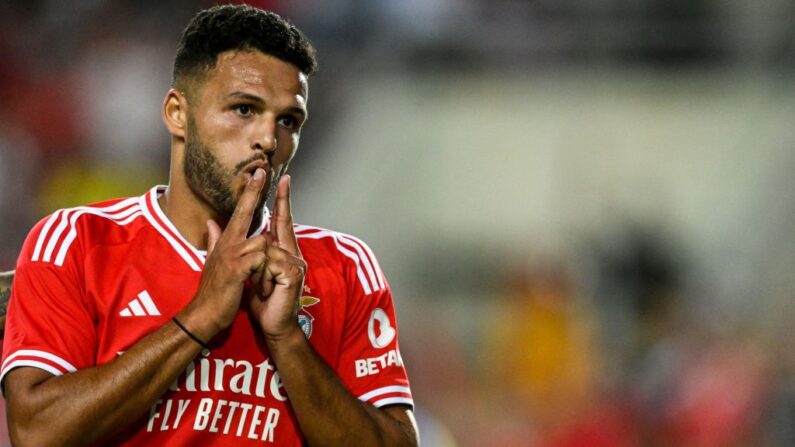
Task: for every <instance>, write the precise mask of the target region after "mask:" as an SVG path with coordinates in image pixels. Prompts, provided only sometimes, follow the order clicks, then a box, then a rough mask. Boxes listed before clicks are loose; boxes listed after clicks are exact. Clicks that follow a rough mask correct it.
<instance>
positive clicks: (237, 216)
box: [224, 168, 265, 239]
mask: <svg viewBox="0 0 795 447" xmlns="http://www.w3.org/2000/svg"><path fill="white" fill-rule="evenodd" d="M264 185H265V170H264V169H262V168H257V170H256V171H254V175H252V176H251V178H250V179H249V180H248V183H246V187H245V188H243V193H242V194H240V199H239V200H238V201H237V206H235V212H234V213H232V217H231V218H230V219H229V223H228V224H227V226H226V230H225V231H224V234H229V235H230V236H231V237H234V238H237V239H245V237H246V235H248V230H249V227H251V218H252V216H253V215H254V210H256V209H257V205H258V204H259V197H260V193H261V192H262V187H263V186H264Z"/></svg>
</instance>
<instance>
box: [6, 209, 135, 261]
mask: <svg viewBox="0 0 795 447" xmlns="http://www.w3.org/2000/svg"><path fill="white" fill-rule="evenodd" d="M141 215H142V213H141V205H140V198H139V197H129V198H121V199H113V200H107V201H104V202H99V203H94V204H89V205H83V206H77V207H73V208H63V209H60V210H57V211H55V212H54V213H52V214H50V215H48V216H46V217H44V218H43V219H41V220H40V221H39V222H38V223H37V224H36V225H35V226H34V227H33V229H32V230H31V231H30V233H28V237H27V239H26V241H25V244H24V246H23V248H22V252H21V253H20V259H19V262H20V263H23V262H25V261H30V262H37V261H39V262H50V263H54V264H55V265H58V266H60V265H63V263H64V260H65V258H66V255H67V254H68V253H69V252H70V250H72V249H73V248H74V246H75V242H78V245H82V244H84V243H91V242H92V241H94V242H95V243H96V242H101V241H103V238H107V237H112V234H113V231H114V230H115V229H117V228H121V227H125V226H126V225H127V224H129V223H131V222H132V221H134V220H135V219H136V218H138V217H139V216H141Z"/></svg>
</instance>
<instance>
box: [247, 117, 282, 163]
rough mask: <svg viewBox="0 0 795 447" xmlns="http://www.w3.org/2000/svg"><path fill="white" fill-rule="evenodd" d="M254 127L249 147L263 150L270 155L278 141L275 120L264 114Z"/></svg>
mask: <svg viewBox="0 0 795 447" xmlns="http://www.w3.org/2000/svg"><path fill="white" fill-rule="evenodd" d="M254 127H255V128H254V135H253V138H252V141H251V149H253V150H255V151H262V152H265V154H266V155H268V156H270V154H271V153H273V152H275V151H276V147H277V146H278V143H279V142H278V140H277V138H276V120H275V119H273V118H272V117H269V116H268V115H267V114H266V115H265V116H263V117H262V119H261V120H260V122H258V123H257V125H256V126H254Z"/></svg>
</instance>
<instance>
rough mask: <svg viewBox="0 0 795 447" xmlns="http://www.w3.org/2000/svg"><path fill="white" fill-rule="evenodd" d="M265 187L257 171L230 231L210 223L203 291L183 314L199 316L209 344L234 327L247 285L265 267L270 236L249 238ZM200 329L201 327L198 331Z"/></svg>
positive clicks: (260, 172)
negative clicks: (233, 322)
mask: <svg viewBox="0 0 795 447" xmlns="http://www.w3.org/2000/svg"><path fill="white" fill-rule="evenodd" d="M264 184H265V171H264V170H262V169H257V170H256V171H255V172H254V175H253V176H252V177H251V178H250V179H249V182H248V184H246V186H245V188H244V190H243V193H242V194H241V195H240V199H239V200H238V202H237V206H236V207H235V211H234V213H233V214H232V217H231V218H230V219H229V223H228V224H227V226H226V228H225V229H224V230H223V231H221V228H220V226H219V225H218V224H217V223H216V222H214V221H212V220H209V221H207V229H208V232H209V235H208V241H207V259H206V261H205V264H204V270H203V271H202V277H201V282H200V283H199V290H198V292H197V293H196V296H195V298H194V300H193V301H192V302H191V304H190V305H189V306H188V308H186V310H185V311H183V312H188V313H189V315H188V316H187V318H189V317H190V315H192V314H191V312H198V313H199V314H200V315H201V317H200V318H197V319H196V320H194V321H198V324H197V325H193V327H194V329H195V331H196V333H197V335H199V334H202V335H204V340H205V341H207V340H208V339H209V338H210V337H212V336H213V335H215V334H216V333H217V332H219V331H221V330H223V329H224V328H226V327H227V326H229V325H230V324H231V323H232V320H233V319H234V317H235V314H236V313H237V311H238V308H239V307H240V299H241V296H242V294H243V287H244V283H245V281H246V280H247V279H248V278H249V277H250V276H251V275H252V274H253V273H256V272H258V271H262V269H263V265H264V263H265V247H266V236H264V235H257V236H252V237H247V236H248V231H249V228H250V226H251V220H252V217H253V215H254V211H255V210H256V208H257V204H258V203H259V198H260V194H261V193H262V189H263V186H264ZM197 326H198V327H197Z"/></svg>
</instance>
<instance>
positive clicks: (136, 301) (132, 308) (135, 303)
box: [119, 290, 160, 317]
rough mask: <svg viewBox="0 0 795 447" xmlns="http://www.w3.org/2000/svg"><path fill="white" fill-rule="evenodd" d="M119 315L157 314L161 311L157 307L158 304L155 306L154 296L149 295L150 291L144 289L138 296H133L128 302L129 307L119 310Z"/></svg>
mask: <svg viewBox="0 0 795 447" xmlns="http://www.w3.org/2000/svg"><path fill="white" fill-rule="evenodd" d="M119 315H121V316H122V317H132V316H135V317H146V316H157V315H160V311H159V310H158V309H157V306H155V303H154V301H152V297H151V296H149V292H147V291H146V290H144V291H143V292H141V293H139V294H138V297H137V298H133V300H132V301H130V303H129V304H127V307H125V308H124V309H122V311H121V312H119Z"/></svg>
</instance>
